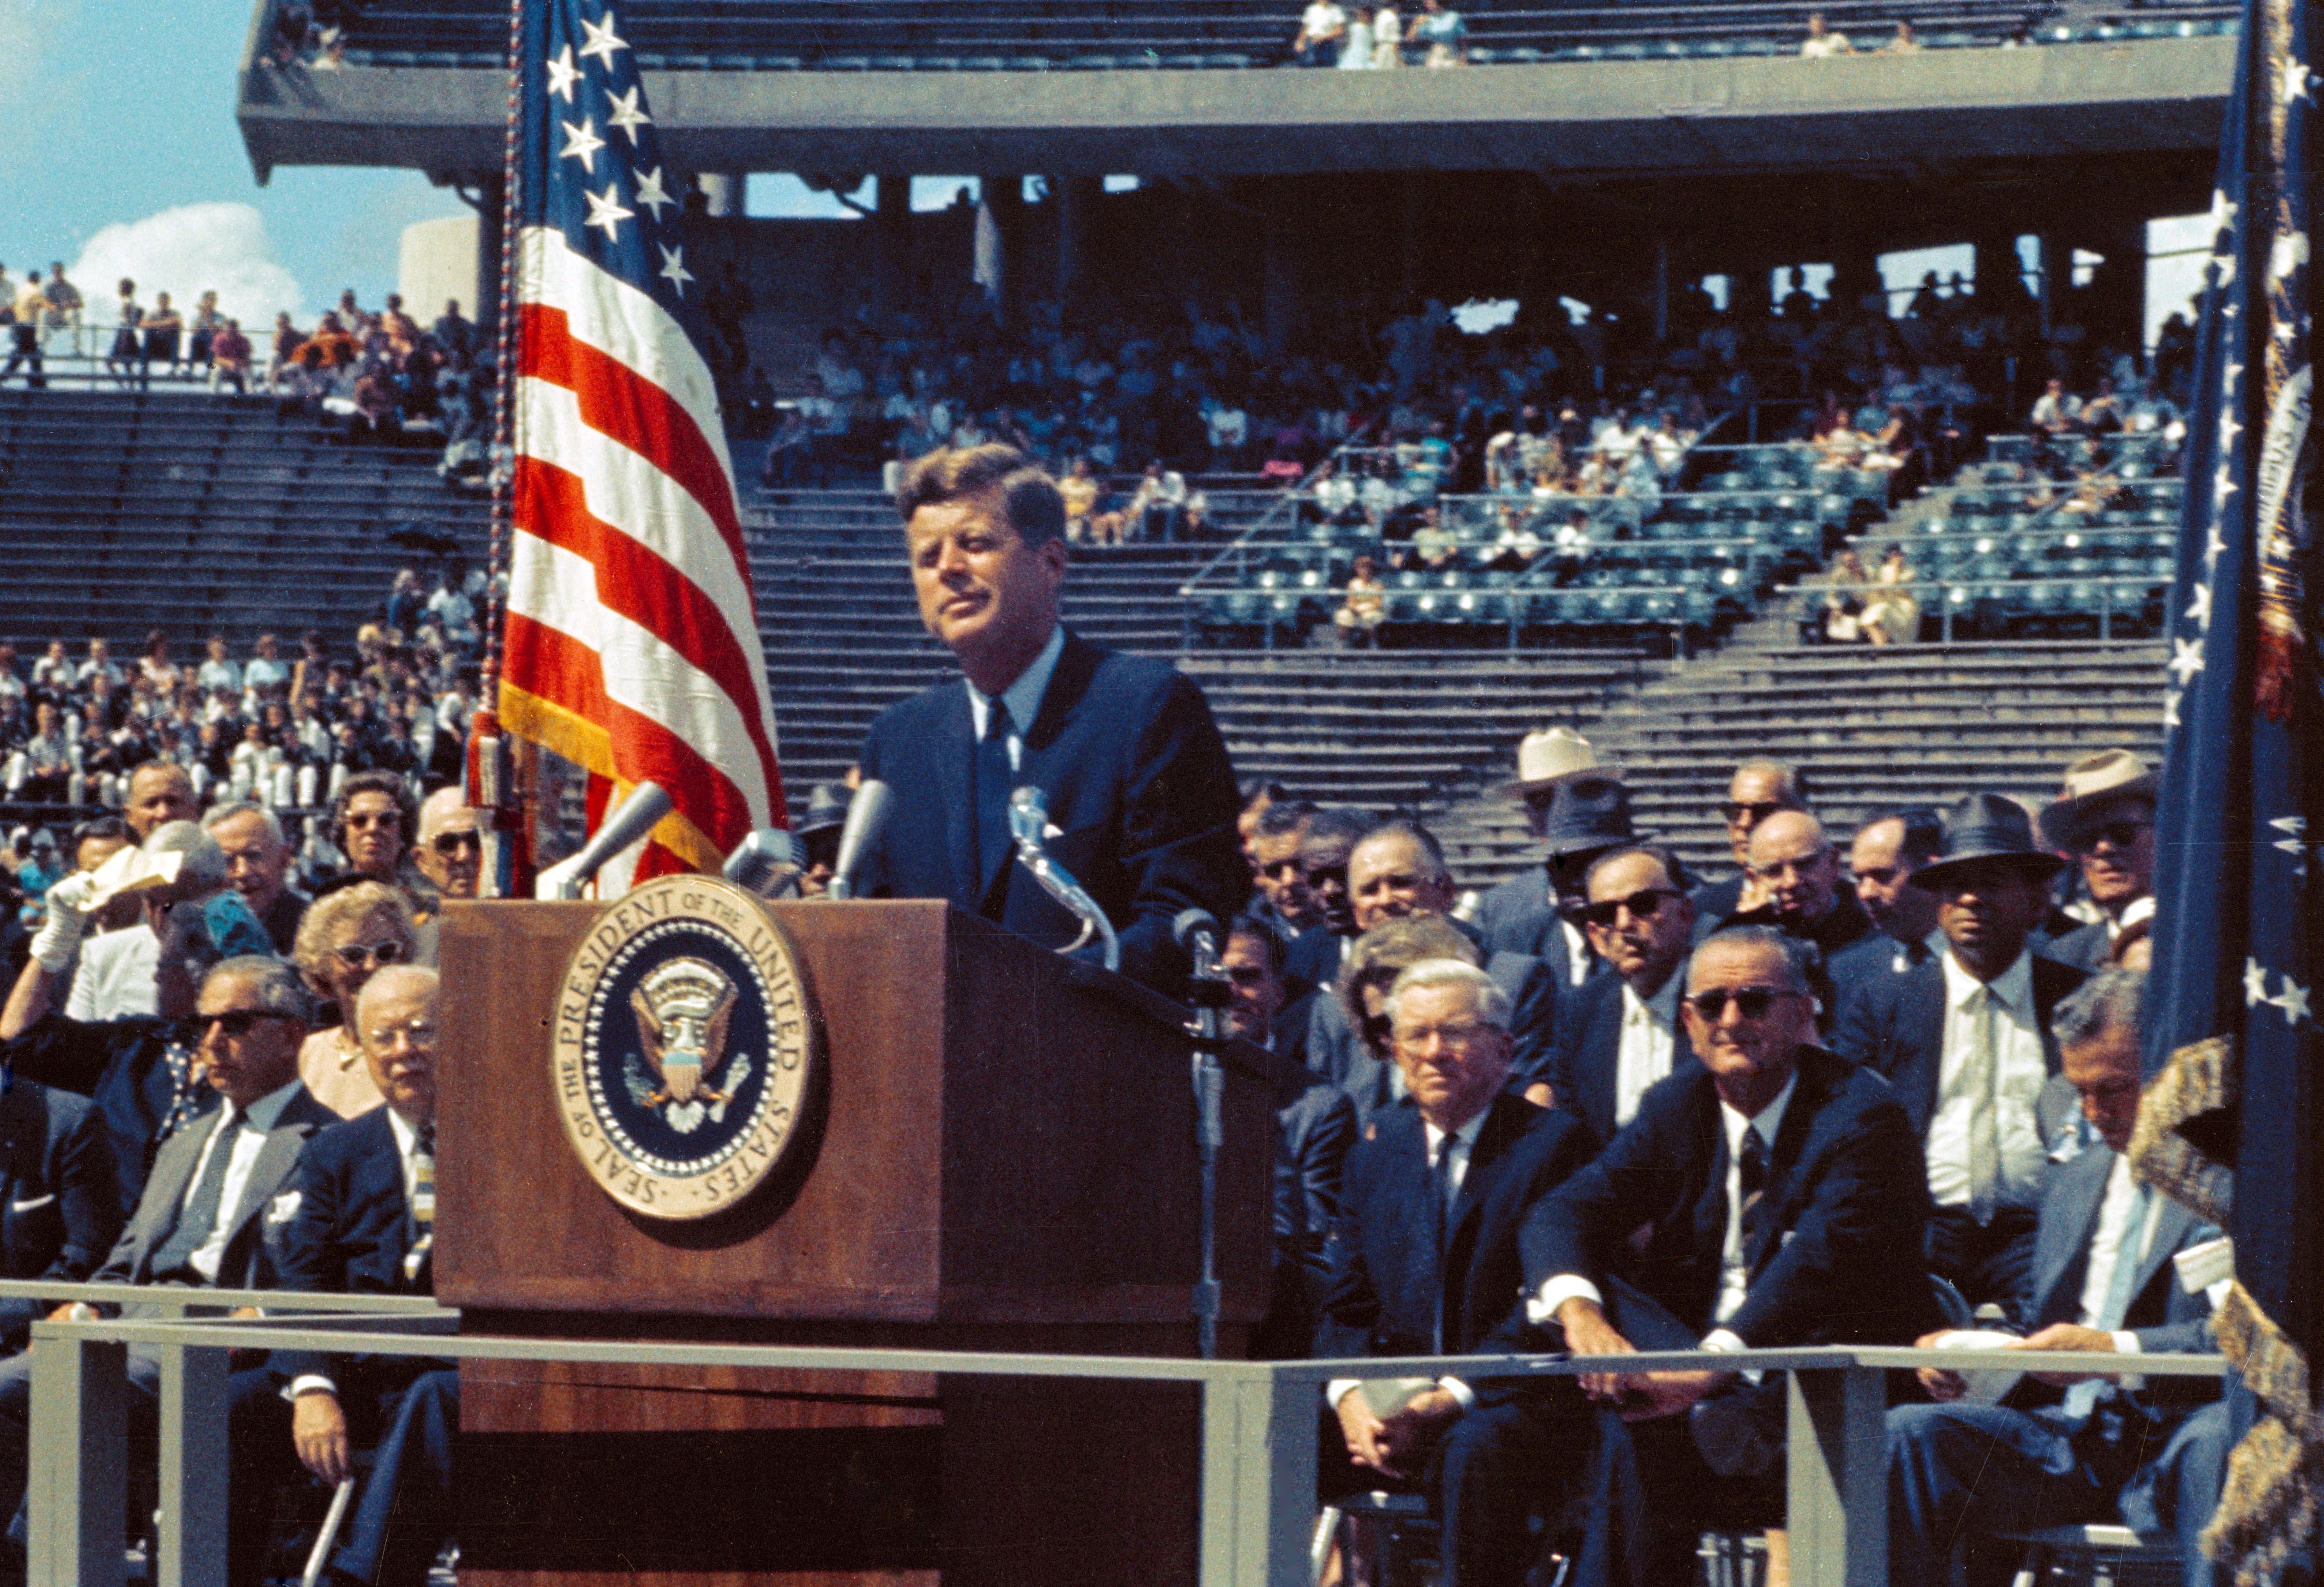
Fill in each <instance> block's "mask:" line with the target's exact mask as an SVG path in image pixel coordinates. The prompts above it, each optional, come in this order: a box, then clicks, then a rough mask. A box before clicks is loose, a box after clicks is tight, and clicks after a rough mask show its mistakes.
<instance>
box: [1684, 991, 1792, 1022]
mask: <svg viewBox="0 0 2324 1587" xmlns="http://www.w3.org/2000/svg"><path fill="white" fill-rule="evenodd" d="M1798 995H1799V994H1798V993H1796V992H1794V991H1792V990H1791V989H1790V988H1788V987H1784V986H1714V987H1712V988H1711V990H1710V991H1708V992H1698V993H1696V994H1695V995H1693V996H1692V997H1690V998H1688V999H1687V1000H1686V1005H1687V1006H1688V1007H1689V1008H1691V1009H1692V1010H1694V1012H1695V1014H1696V1017H1698V1018H1700V1019H1701V1021H1702V1022H1703V1023H1706V1024H1716V1023H1719V1021H1720V1019H1721V1018H1723V1017H1724V1016H1725V1014H1726V1013H1727V1005H1728V1004H1729V1003H1732V1004H1735V1006H1736V1007H1738V1008H1739V1009H1741V1010H1742V1011H1743V1017H1744V1018H1745V1019H1747V1020H1763V1019H1766V1017H1767V1011H1768V1010H1769V1009H1771V1008H1773V1007H1775V999H1776V998H1778V997H1796V996H1798Z"/></svg>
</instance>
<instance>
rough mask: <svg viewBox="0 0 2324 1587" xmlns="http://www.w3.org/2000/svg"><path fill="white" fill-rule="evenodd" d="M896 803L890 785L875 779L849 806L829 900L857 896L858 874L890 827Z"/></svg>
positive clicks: (856, 795) (866, 785)
mask: <svg viewBox="0 0 2324 1587" xmlns="http://www.w3.org/2000/svg"><path fill="white" fill-rule="evenodd" d="M894 801H895V795H894V793H892V792H891V791H890V788H889V786H888V784H885V783H883V782H881V780H880V779H879V778H877V777H872V778H871V779H869V780H868V781H866V782H865V783H864V784H863V785H862V787H860V788H858V789H856V790H855V797H854V798H853V799H851V800H849V801H848V802H847V822H846V824H845V825H844V826H843V827H841V828H840V829H839V853H838V856H837V857H836V858H835V859H833V861H832V862H831V885H830V886H829V887H828V888H827V889H826V892H827V894H828V895H829V896H831V897H833V898H853V897H854V896H855V872H856V869H857V867H860V866H861V865H862V863H863V851H864V850H865V849H869V848H870V847H871V840H872V839H875V838H877V837H878V836H879V835H880V829H881V827H883V826H885V825H887V823H888V810H889V807H890V805H891V804H892V803H894Z"/></svg>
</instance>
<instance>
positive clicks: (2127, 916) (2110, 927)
mask: <svg viewBox="0 0 2324 1587" xmlns="http://www.w3.org/2000/svg"><path fill="white" fill-rule="evenodd" d="M2153 916H2154V894H2152V893H2149V894H2147V895H2146V896H2145V897H2144V898H2134V899H2132V900H2131V901H2130V902H2129V903H2128V904H2124V905H2123V908H2122V918H2121V919H2120V920H2116V918H2115V917H2114V916H2112V915H2107V916H2106V917H2105V919H2106V929H2107V941H2108V942H2113V941H2116V940H2118V939H2119V938H2120V937H2121V936H2122V934H2123V933H2124V932H2125V931H2128V930H2130V928H2131V927H2133V926H2135V925H2136V924H2138V922H2141V921H2144V920H2152V919H2153Z"/></svg>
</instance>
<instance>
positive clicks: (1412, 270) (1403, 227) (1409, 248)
mask: <svg viewBox="0 0 2324 1587" xmlns="http://www.w3.org/2000/svg"><path fill="white" fill-rule="evenodd" d="M1424 180H1425V177H1424V176H1423V175H1422V173H1421V172H1419V171H1412V170H1408V171H1405V172H1402V173H1400V174H1399V175H1398V176H1397V179H1396V188H1397V259H1398V260H1399V261H1401V268H1400V271H1399V273H1398V275H1397V291H1398V292H1399V293H1401V294H1402V297H1403V299H1404V301H1405V302H1406V304H1412V303H1414V302H1415V301H1416V299H1417V298H1419V296H1420V199H1421V192H1422V188H1421V183H1422V182H1423V181H1424Z"/></svg>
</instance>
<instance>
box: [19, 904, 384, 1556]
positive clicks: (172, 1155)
mask: <svg viewBox="0 0 2324 1587" xmlns="http://www.w3.org/2000/svg"><path fill="white" fill-rule="evenodd" d="M181 913H182V912H181ZM183 935H184V928H183V926H182V924H181V922H180V920H178V919H173V920H172V921H171V922H170V926H169V929H168V930H167V931H164V933H163V935H162V938H161V949H162V974H163V977H164V978H165V980H174V979H176V978H177V977H178V976H179V975H180V973H182V967H183V964H184V959H185V956H184V954H183V952H182V948H183ZM180 990H181V989H180V988H176V987H170V986H165V987H164V989H163V994H162V995H163V996H164V998H165V999H168V998H171V997H172V996H174V995H178V994H179V993H180ZM191 1002H192V1014H193V1018H192V1019H191V1020H190V1021H189V1022H188V1024H187V1029H189V1030H190V1031H191V1032H194V1033H195V1036H196V1039H197V1041H198V1043H199V1048H198V1075H199V1077H200V1080H199V1083H200V1084H201V1085H202V1087H204V1088H205V1089H206V1090H208V1091H209V1092H211V1093H213V1094H214V1096H215V1098H216V1103H217V1105H215V1106H213V1107H212V1108H211V1109H209V1111H208V1113H207V1114H206V1115H204V1116H203V1117H201V1118H199V1119H197V1120H196V1121H194V1122H193V1123H191V1124H188V1125H186V1126H185V1127H184V1128H182V1129H180V1131H178V1133H176V1134H174V1135H172V1136H171V1138H170V1139H169V1140H168V1141H166V1142H163V1144H162V1146H161V1151H160V1153H159V1154H158V1156H157V1157H156V1159H155V1160H154V1164H153V1170H152V1175H151V1177H150V1178H148V1179H146V1181H145V1184H144V1189H143V1193H142V1194H141V1195H140V1197H138V1202H137V1207H136V1210H135V1211H134V1213H133V1214H131V1215H130V1218H129V1223H128V1226H127V1227H126V1228H125V1229H124V1230H123V1231H122V1234H121V1237H120V1238H119V1240H117V1241H116V1242H115V1244H114V1247H113V1252H112V1254H111V1255H110V1256H109V1257H108V1258H107V1259H106V1263H105V1266H104V1267H103V1268H102V1269H100V1270H99V1271H98V1272H97V1280H96V1281H97V1282H98V1283H119V1284H124V1285H130V1284H183V1285H188V1286H191V1287H193V1288H196V1289H272V1288H274V1287H275V1281H276V1274H275V1266H274V1261H273V1259H272V1252H271V1251H270V1249H269V1246H268V1243H267V1238H266V1235H267V1225H269V1224H270V1223H271V1222H279V1221H280V1220H281V1219H282V1218H284V1217H286V1216H288V1215H289V1214H290V1212H291V1210H292V1205H291V1204H295V1202H296V1199H297V1198H296V1197H286V1196H284V1194H283V1193H284V1192H285V1191H286V1190H288V1189H290V1188H291V1186H292V1184H293V1180H292V1177H291V1176H292V1173H293V1170H295V1169H296V1168H297V1167H298V1163H299V1155H300V1150H301V1149H302V1148H303V1147H304V1146H305V1144H306V1142H307V1140H308V1138H309V1137H310V1136H312V1135H314V1134H315V1133H317V1132H318V1131H320V1130H324V1129H327V1128H328V1127H329V1126H331V1125H333V1124H337V1123H338V1115H336V1114H334V1113H332V1112H331V1111H330V1110H329V1109H328V1108H327V1107H325V1106H323V1105H322V1104H320V1103H318V1102H317V1101H316V1100H315V1099H314V1098H313V1097H312V1096H309V1095H308V1094H307V1089H306V1087H303V1086H301V1085H300V1083H299V1046H300V1042H301V1041H304V1040H305V1038H306V1034H307V1022H308V1020H309V1017H310V1014H311V1004H310V1002H309V998H308V996H307V991H306V988H305V987H304V986H301V985H300V981H299V974H298V972H297V971H296V970H294V969H292V968H291V967H290V966H289V965H287V964H285V963H283V962H282V961H281V959H276V958H274V957H273V956H272V954H244V955H239V956H236V957H234V958H229V959H225V960H223V961H221V962H219V963H217V965H216V966H214V967H213V968H211V969H210V970H209V971H208V974H207V975H206V976H205V977H203V979H202V982H201V986H200V990H199V992H198V994H197V995H195V997H194V998H193V999H191ZM54 1315H56V1316H60V1317H62V1316H83V1317H86V1316H94V1315H96V1314H95V1312H94V1311H93V1309H92V1308H90V1307H88V1306H87V1305H85V1304H81V1303H75V1304H73V1305H70V1306H66V1307H60V1308H59V1309H58V1311H57V1312H56V1313H55V1314H54ZM160 1381H161V1357H160V1355H159V1354H158V1353H155V1352H153V1351H152V1350H148V1349H144V1348H143V1347H137V1346H133V1347H132V1348H131V1350H130V1352H129V1360H128V1386H129V1390H130V1399H129V1406H130V1418H131V1419H130V1433H131V1437H132V1440H133V1442H132V1445H131V1446H132V1448H133V1449H136V1448H139V1447H140V1446H141V1445H143V1447H145V1448H150V1447H151V1445H147V1444H145V1442H144V1441H145V1440H147V1439H150V1438H151V1437H152V1432H153V1426H154V1423H153V1417H154V1394H155V1389H156V1385H157V1384H158V1383H159V1382H160ZM227 1399H228V1403H229V1410H228V1435H227V1436H228V1440H229V1444H230V1446H231V1447H232V1449H233V1452H234V1454H235V1455H236V1456H239V1457H240V1460H239V1462H238V1463H237V1464H236V1466H235V1479H234V1483H233V1489H232V1498H231V1500H230V1502H229V1504H228V1507H227V1516H226V1552H227V1579H228V1580H229V1581H230V1582H237V1583H240V1582H256V1581H257V1580H258V1575H259V1569H260V1566H261V1564H263V1552H264V1546H265V1541H266V1522H267V1519H268V1518H269V1509H270V1507H269V1500H271V1497H272V1482H271V1481H270V1480H268V1476H267V1472H266V1469H265V1463H267V1462H269V1461H272V1464H273V1465H274V1466H275V1467H280V1466H281V1464H282V1463H283V1458H284V1453H285V1450H286V1448H287V1444H288V1440H287V1438H286V1437H285V1436H284V1431H283V1430H284V1428H285V1427H286V1426H287V1425H288V1423H289V1420H290V1410H289V1407H288V1406H287V1405H286V1404H285V1403H284V1401H283V1399H282V1396H281V1381H280V1380H279V1379H277V1378H276V1377H274V1375H273V1374H272V1373H270V1372H268V1371H265V1370H264V1369H252V1370H248V1371H242V1372H238V1373H236V1374H235V1376H234V1378H233V1380H232V1381H231V1382H230V1384H229V1387H228V1390H227ZM31 1412H32V1356H31V1355H30V1354H26V1355H21V1356H17V1357H14V1359H12V1360H10V1361H9V1362H6V1363H5V1365H0V1515H6V1514H14V1513H16V1512H17V1511H18V1509H19V1506H20V1505H21V1504H22V1502H23V1499H24V1497H25V1485H26V1480H27V1476H28V1458H29V1448H30V1439H31V1431H32V1429H31ZM19 1519H20V1520H21V1519H22V1517H21V1516H20V1517H19ZM12 1535H13V1536H14V1539H15V1541H16V1542H17V1543H18V1544H19V1545H20V1546H21V1543H22V1541H23V1537H22V1533H21V1532H17V1531H14V1528H12ZM20 1560H21V1555H14V1551H13V1550H11V1549H6V1548H0V1573H11V1572H10V1567H11V1566H14V1573H21V1569H22V1566H21V1564H19V1563H18V1562H19V1561H20ZM19 1579H21V1575H19Z"/></svg>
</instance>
